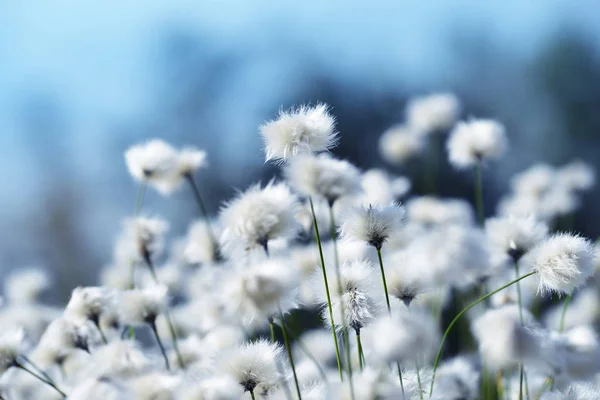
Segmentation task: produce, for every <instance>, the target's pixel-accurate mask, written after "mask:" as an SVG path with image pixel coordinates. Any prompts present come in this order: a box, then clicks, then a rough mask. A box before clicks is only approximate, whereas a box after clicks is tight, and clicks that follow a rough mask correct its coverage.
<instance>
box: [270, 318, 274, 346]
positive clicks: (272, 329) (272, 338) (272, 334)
mask: <svg viewBox="0 0 600 400" xmlns="http://www.w3.org/2000/svg"><path fill="white" fill-rule="evenodd" d="M269 328H270V330H271V343H275V324H274V323H273V318H269Z"/></svg>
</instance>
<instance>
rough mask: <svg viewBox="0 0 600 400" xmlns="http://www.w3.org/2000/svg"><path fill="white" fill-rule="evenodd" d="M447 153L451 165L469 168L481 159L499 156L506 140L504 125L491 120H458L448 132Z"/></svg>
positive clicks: (504, 149) (506, 143) (503, 151)
mask: <svg viewBox="0 0 600 400" xmlns="http://www.w3.org/2000/svg"><path fill="white" fill-rule="evenodd" d="M447 147H448V155H449V160H450V163H451V164H452V165H454V166H455V167H457V168H469V167H472V166H474V165H476V164H478V163H479V162H481V161H485V160H494V159H498V158H500V157H501V156H502V155H504V153H505V152H506V149H507V147H508V141H507V139H506V133H505V131H504V127H503V126H502V125H501V124H500V123H498V122H496V121H493V120H488V119H476V120H471V121H468V122H460V123H459V124H457V125H456V127H455V128H454V129H453V130H452V132H451V133H450V138H449V139H448V144H447Z"/></svg>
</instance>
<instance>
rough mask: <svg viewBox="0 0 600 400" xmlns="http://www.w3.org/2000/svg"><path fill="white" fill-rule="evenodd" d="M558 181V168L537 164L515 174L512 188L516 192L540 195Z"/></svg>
mask: <svg viewBox="0 0 600 400" xmlns="http://www.w3.org/2000/svg"><path fill="white" fill-rule="evenodd" d="M555 181H556V170H555V169H554V168H553V167H552V166H550V165H548V164H543V163H540V164H535V165H533V166H531V167H530V168H528V169H526V170H525V171H522V172H519V173H518V174H515V176H513V177H512V179H511V183H510V184H511V188H512V190H513V191H514V192H515V193H521V194H531V195H535V196H539V195H540V194H542V193H543V192H545V191H546V190H548V188H550V187H551V186H552V185H553V184H554V182H555Z"/></svg>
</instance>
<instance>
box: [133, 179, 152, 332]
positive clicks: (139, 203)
mask: <svg viewBox="0 0 600 400" xmlns="http://www.w3.org/2000/svg"><path fill="white" fill-rule="evenodd" d="M146 187H148V183H147V182H146V181H145V180H144V181H142V183H141V184H140V187H139V188H138V193H137V197H136V200H135V209H134V216H135V217H137V216H138V215H140V212H141V211H142V207H143V206H144V197H145V195H146ZM134 288H135V262H133V261H130V263H129V289H134ZM129 338H130V339H135V329H134V328H133V327H132V326H130V327H129Z"/></svg>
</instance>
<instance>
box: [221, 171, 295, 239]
mask: <svg viewBox="0 0 600 400" xmlns="http://www.w3.org/2000/svg"><path fill="white" fill-rule="evenodd" d="M299 207H300V205H299V203H298V199H297V198H296V196H294V195H293V194H292V193H291V192H290V189H289V188H288V187H287V185H285V184H284V183H275V182H269V184H268V185H267V186H266V187H264V188H263V189H261V188H260V185H254V186H252V187H250V188H249V189H248V190H246V191H245V192H244V193H241V194H240V195H239V196H238V197H237V198H235V199H234V200H232V201H230V202H228V203H226V204H225V206H224V207H223V209H222V210H221V222H222V225H223V234H222V237H221V238H222V241H223V243H224V247H225V249H228V250H230V251H234V250H236V249H239V248H242V249H244V250H249V249H253V248H254V247H256V246H257V245H260V246H262V247H264V248H265V249H267V245H268V242H269V241H270V240H275V239H291V238H293V237H294V236H296V234H297V233H298V230H299V229H300V224H299V223H298V221H297V220H296V214H297V212H298V209H299Z"/></svg>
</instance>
